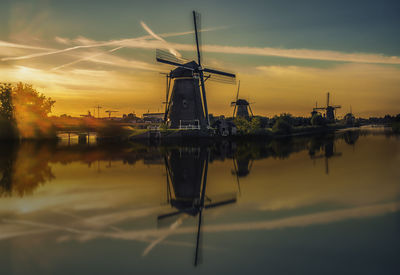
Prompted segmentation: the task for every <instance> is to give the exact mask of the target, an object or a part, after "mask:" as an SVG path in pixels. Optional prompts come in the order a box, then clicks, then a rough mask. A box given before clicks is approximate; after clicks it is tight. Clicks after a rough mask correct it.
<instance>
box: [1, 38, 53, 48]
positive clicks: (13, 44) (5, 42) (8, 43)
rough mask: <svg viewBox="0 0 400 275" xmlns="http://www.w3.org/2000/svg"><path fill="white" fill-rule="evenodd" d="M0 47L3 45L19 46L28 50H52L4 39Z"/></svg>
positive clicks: (4, 46)
mask: <svg viewBox="0 0 400 275" xmlns="http://www.w3.org/2000/svg"><path fill="white" fill-rule="evenodd" d="M0 47H2V48H19V49H28V50H50V49H49V48H44V47H36V46H29V45H24V44H17V43H11V42H7V41H2V40H0Z"/></svg>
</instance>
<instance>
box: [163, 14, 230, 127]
mask: <svg viewBox="0 0 400 275" xmlns="http://www.w3.org/2000/svg"><path fill="white" fill-rule="evenodd" d="M198 18H199V15H198V14H197V13H196V12H195V11H193V21H194V33H195V38H196V49H197V62H196V61H194V60H193V61H190V62H188V61H187V60H183V59H181V58H178V57H176V56H175V55H173V54H171V53H168V52H165V51H162V50H157V51H156V60H157V61H158V62H161V63H165V64H169V65H173V66H176V68H175V69H174V70H172V71H171V72H170V73H169V74H167V91H166V102H167V103H166V107H165V121H168V122H169V123H170V127H171V128H197V129H207V128H208V127H209V126H210V121H209V117H208V107H207V99H206V89H205V85H204V82H205V81H206V80H207V79H209V78H210V77H211V78H214V80H217V81H222V82H234V80H235V77H236V76H235V75H234V74H231V73H227V72H223V71H219V70H214V69H210V68H206V67H203V66H202V62H201V51H200V41H199V40H200V38H199V33H198V27H199V19H198ZM172 79H173V80H174V85H173V88H172V92H171V95H169V89H170V83H171V80H172Z"/></svg>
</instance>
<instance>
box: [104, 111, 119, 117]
mask: <svg viewBox="0 0 400 275" xmlns="http://www.w3.org/2000/svg"><path fill="white" fill-rule="evenodd" d="M106 113H107V114H108V119H111V114H112V113H118V111H113V110H107V111H106Z"/></svg>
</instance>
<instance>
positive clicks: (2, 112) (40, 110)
mask: <svg viewBox="0 0 400 275" xmlns="http://www.w3.org/2000/svg"><path fill="white" fill-rule="evenodd" d="M0 91H1V93H0V94H1V95H0V102H1V109H0V118H1V119H2V120H3V123H1V124H2V125H1V126H2V128H3V127H5V128H7V127H6V126H5V124H7V123H8V125H9V126H8V128H7V129H8V130H9V128H10V125H11V126H13V125H14V126H15V125H16V126H17V127H18V134H19V136H20V137H21V138H54V137H55V136H56V134H55V131H54V127H53V125H52V123H51V122H50V120H49V119H48V114H49V113H50V112H51V108H52V107H53V105H54V103H55V101H53V100H52V99H51V98H47V97H46V96H44V95H43V94H41V93H39V92H38V91H36V90H35V89H34V88H33V87H32V85H28V84H23V83H18V84H16V85H10V84H1V86H0ZM4 121H6V122H4ZM1 131H2V132H3V133H4V132H5V130H4V129H1ZM1 136H2V135H1V134H0V137H1ZM14 138H15V137H14Z"/></svg>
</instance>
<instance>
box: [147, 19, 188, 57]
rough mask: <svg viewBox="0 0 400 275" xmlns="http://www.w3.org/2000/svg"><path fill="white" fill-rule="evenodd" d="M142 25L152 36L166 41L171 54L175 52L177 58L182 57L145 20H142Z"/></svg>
mask: <svg viewBox="0 0 400 275" xmlns="http://www.w3.org/2000/svg"><path fill="white" fill-rule="evenodd" d="M140 25H142V27H143V29H145V30H146V31H147V32H148V33H149V34H150V35H151V36H152V37H154V38H155V39H157V40H159V41H162V42H164V43H165V44H166V45H167V46H168V50H169V52H170V53H171V54H173V55H174V56H175V57H177V58H181V57H182V55H181V54H180V53H179V52H178V51H177V50H175V49H174V48H172V47H171V46H170V45H169V43H168V42H167V41H165V39H163V38H162V37H160V36H158V35H157V34H155V33H154V32H153V31H152V30H151V29H150V28H149V26H147V25H146V23H144V22H143V21H140Z"/></svg>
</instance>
